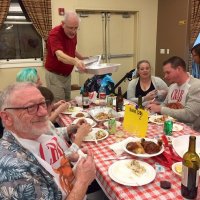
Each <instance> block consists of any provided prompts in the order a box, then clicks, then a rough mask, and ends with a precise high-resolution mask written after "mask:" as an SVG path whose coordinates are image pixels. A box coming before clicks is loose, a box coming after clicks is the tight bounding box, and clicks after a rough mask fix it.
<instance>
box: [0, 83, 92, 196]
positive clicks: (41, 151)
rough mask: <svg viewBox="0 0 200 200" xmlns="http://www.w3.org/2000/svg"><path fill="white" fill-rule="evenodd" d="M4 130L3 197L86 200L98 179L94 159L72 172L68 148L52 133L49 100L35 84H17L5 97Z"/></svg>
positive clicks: (0, 98) (0, 107)
mask: <svg viewBox="0 0 200 200" xmlns="http://www.w3.org/2000/svg"><path fill="white" fill-rule="evenodd" d="M22 96H23V97H24V98H23V97H22ZM0 116H1V118H2V123H3V125H4V127H5V129H4V134H3V137H2V139H1V140H0V172H1V179H0V190H1V193H0V198H2V199H14V198H20V199H48V200H49V199H52V200H54V199H68V200H71V199H73V200H82V199H84V197H85V194H86V191H87V188H88V186H89V185H90V184H91V182H92V181H93V180H94V178H95V164H94V161H93V155H92V154H91V152H90V151H87V156H86V157H84V158H81V159H80V160H79V161H78V163H77V166H76V169H75V170H72V168H71V165H70V162H69V160H68V157H66V155H65V153H64V152H65V151H67V148H68V147H67V145H66V143H65V142H64V141H62V140H61V139H60V138H59V137H58V136H57V137H56V136H55V135H53V134H50V133H51V127H50V126H49V120H48V113H47V105H46V102H45V98H44V97H43V96H42V95H41V93H40V91H39V90H38V89H37V88H36V86H35V85H34V84H33V83H16V84H13V85H11V86H9V87H7V88H6V89H5V90H4V91H3V92H2V93H1V95H0Z"/></svg>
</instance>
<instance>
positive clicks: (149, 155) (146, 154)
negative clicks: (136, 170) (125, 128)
mask: <svg viewBox="0 0 200 200" xmlns="http://www.w3.org/2000/svg"><path fill="white" fill-rule="evenodd" d="M140 140H141V138H132V140H130V141H127V142H126V143H125V144H124V150H125V151H126V152H127V153H129V154H131V155H133V156H137V157H141V158H150V157H154V156H157V155H160V154H161V153H162V152H163V151H164V146H163V145H162V148H161V149H160V151H159V152H158V153H153V154H148V153H143V154H140V153H133V152H131V151H129V150H128V149H127V148H126V145H127V144H128V143H129V142H138V141H140ZM145 140H146V141H152V142H155V143H157V140H156V139H150V138H145Z"/></svg>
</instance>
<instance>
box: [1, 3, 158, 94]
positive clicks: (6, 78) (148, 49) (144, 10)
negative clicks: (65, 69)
mask: <svg viewBox="0 0 200 200" xmlns="http://www.w3.org/2000/svg"><path fill="white" fill-rule="evenodd" d="M62 7H64V8H65V10H67V9H68V10H75V9H91V10H95V9H97V10H129V11H139V20H138V27H139V34H138V39H137V43H138V44H137V56H138V57H137V58H136V60H137V61H138V60H140V59H148V60H149V61H150V62H151V64H152V66H155V56H156V31H157V13H158V10H157V9H158V0H110V1H108V0H92V1H91V0H56V1H55V0H52V17H53V26H56V25H58V24H60V22H61V20H62V16H59V15H58V8H62ZM37 69H38V71H39V74H40V76H41V79H42V81H43V82H44V83H45V81H44V69H43V68H42V67H38V68H37ZM19 70H20V68H11V69H2V68H0V78H1V82H0V90H2V88H4V87H5V86H6V85H8V84H9V83H12V82H14V81H15V76H16V73H17V72H18V71H19ZM154 71H155V70H154ZM72 83H77V79H76V76H74V75H73V78H72Z"/></svg>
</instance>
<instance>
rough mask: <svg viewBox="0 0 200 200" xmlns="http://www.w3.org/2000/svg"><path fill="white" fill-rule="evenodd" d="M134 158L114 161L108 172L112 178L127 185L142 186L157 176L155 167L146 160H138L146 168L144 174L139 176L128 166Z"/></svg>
mask: <svg viewBox="0 0 200 200" xmlns="http://www.w3.org/2000/svg"><path fill="white" fill-rule="evenodd" d="M131 161H132V159H127V160H119V161H117V162H115V163H113V164H112V165H111V166H110V167H109V169H108V174H109V176H110V178H111V179H112V180H114V181H115V182H117V183H120V184H122V185H126V186H141V185H146V184H148V183H150V182H152V181H153V180H154V179H155V177H156V171H155V169H154V168H153V167H152V166H151V165H149V164H148V163H146V162H143V161H139V160H137V161H138V162H139V163H140V165H141V166H143V167H144V168H145V169H146V172H144V174H142V175H140V176H137V175H135V174H134V173H133V172H132V170H131V169H129V168H128V167H127V165H128V163H130V162H131Z"/></svg>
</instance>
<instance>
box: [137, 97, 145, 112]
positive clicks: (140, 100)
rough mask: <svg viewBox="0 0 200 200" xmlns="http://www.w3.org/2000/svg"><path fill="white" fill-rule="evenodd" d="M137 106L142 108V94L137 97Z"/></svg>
mask: <svg viewBox="0 0 200 200" xmlns="http://www.w3.org/2000/svg"><path fill="white" fill-rule="evenodd" d="M138 108H140V109H144V107H143V105H142V96H141V95H140V96H139V97H138Z"/></svg>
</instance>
